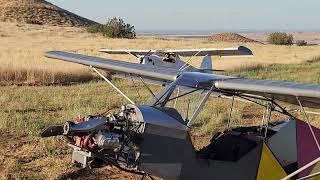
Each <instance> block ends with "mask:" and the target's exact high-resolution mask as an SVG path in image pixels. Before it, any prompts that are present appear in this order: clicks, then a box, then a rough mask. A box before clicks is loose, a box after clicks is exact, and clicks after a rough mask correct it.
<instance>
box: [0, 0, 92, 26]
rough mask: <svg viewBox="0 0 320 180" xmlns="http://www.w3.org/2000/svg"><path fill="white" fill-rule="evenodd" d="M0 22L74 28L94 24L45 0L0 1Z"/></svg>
mask: <svg viewBox="0 0 320 180" xmlns="http://www.w3.org/2000/svg"><path fill="white" fill-rule="evenodd" d="M0 21H5V22H19V23H20V22H21V23H29V24H43V25H53V26H75V27H83V26H90V25H93V24H96V22H94V21H91V20H89V19H86V18H83V17H81V16H78V15H76V14H74V13H71V12H69V11H67V10H64V9H62V8H60V7H58V6H55V5H53V4H51V3H49V2H46V1H45V0H0Z"/></svg>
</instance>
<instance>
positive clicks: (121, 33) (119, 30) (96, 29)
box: [87, 17, 136, 38]
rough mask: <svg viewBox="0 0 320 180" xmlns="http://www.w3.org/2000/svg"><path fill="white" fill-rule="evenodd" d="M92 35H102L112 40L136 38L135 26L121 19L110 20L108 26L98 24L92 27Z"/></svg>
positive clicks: (90, 28) (89, 30) (90, 29)
mask: <svg viewBox="0 0 320 180" xmlns="http://www.w3.org/2000/svg"><path fill="white" fill-rule="evenodd" d="M87 30H88V32H90V33H101V34H102V35H103V36H105V37H110V38H135V37H136V32H135V29H134V26H132V25H131V24H127V23H125V22H124V21H123V19H121V18H116V17H114V18H112V19H109V20H108V22H107V23H106V24H103V25H102V24H97V25H93V26H90V27H89V28H88V29H87Z"/></svg>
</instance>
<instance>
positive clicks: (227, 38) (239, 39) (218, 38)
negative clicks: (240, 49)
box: [208, 33, 258, 43]
mask: <svg viewBox="0 0 320 180" xmlns="http://www.w3.org/2000/svg"><path fill="white" fill-rule="evenodd" d="M208 40H209V41H214V42H230V43H257V42H258V41H256V40H253V39H250V38H247V37H244V36H241V35H240V34H237V33H219V34H213V35H211V36H209V37H208Z"/></svg>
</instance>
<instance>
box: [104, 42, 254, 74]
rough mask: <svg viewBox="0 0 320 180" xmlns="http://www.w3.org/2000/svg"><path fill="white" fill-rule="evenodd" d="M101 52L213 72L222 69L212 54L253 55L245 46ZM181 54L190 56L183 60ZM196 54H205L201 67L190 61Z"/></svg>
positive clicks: (152, 64)
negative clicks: (213, 63) (214, 60)
mask: <svg viewBox="0 0 320 180" xmlns="http://www.w3.org/2000/svg"><path fill="white" fill-rule="evenodd" d="M100 52H104V53H108V54H129V55H132V56H135V57H136V58H137V59H138V60H139V62H140V64H145V65H148V66H153V67H156V68H169V69H174V70H179V71H196V72H199V71H200V72H206V73H212V71H222V70H215V69H213V65H212V58H211V56H220V57H226V56H252V55H253V54H252V51H251V50H250V49H248V48H247V47H244V46H238V47H232V48H209V49H182V50H133V49H120V50H111V49H105V48H103V49H100ZM180 56H183V57H190V58H189V60H187V61H183V60H181V59H180ZM195 56H203V57H204V58H203V60H202V63H201V65H200V67H199V68H196V67H193V66H192V65H190V64H189V62H190V61H191V60H192V59H193V58H194V57H195Z"/></svg>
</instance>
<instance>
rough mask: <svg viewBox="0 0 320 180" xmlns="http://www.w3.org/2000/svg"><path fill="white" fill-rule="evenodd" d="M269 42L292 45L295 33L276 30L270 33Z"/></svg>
mask: <svg viewBox="0 0 320 180" xmlns="http://www.w3.org/2000/svg"><path fill="white" fill-rule="evenodd" d="M268 42H269V43H270V44H275V45H292V44H293V35H292V34H287V33H282V32H274V33H271V34H270V35H269V37H268Z"/></svg>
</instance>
